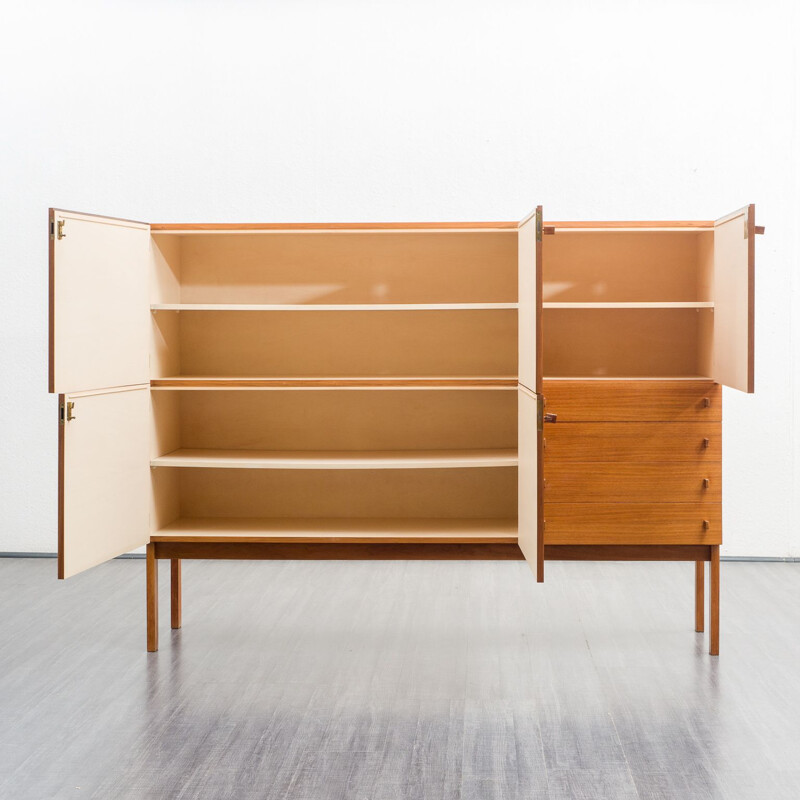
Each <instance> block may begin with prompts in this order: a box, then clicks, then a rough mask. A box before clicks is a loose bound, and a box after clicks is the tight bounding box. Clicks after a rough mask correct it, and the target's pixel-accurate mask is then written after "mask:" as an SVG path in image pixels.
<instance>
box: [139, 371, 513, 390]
mask: <svg viewBox="0 0 800 800" xmlns="http://www.w3.org/2000/svg"><path fill="white" fill-rule="evenodd" d="M150 388H151V389H153V390H154V391H174V390H179V391H187V390H188V391H204V390H209V389H210V390H212V391H214V390H216V391H219V390H231V389H232V390H235V391H237V390H259V389H270V390H276V389H278V390H286V389H290V390H328V391H331V390H333V391H339V390H342V389H356V390H358V389H367V390H383V391H387V390H394V389H414V390H430V389H444V390H478V389H483V390H490V391H496V390H498V389H500V390H505V391H512V390H513V391H516V388H517V378H516V376H515V375H502V376H491V377H490V376H480V375H464V376H455V377H452V376H447V377H445V376H436V375H431V376H379V377H364V376H347V377H336V378H332V377H313V376H312V377H302V378H297V377H274V378H259V377H253V378H242V377H239V378H236V377H233V378H224V377H220V376H210V377H205V376H199V375H171V376H167V377H163V378H153V380H151V381H150Z"/></svg>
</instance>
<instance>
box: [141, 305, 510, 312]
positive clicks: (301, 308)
mask: <svg viewBox="0 0 800 800" xmlns="http://www.w3.org/2000/svg"><path fill="white" fill-rule="evenodd" d="M517 308H519V304H518V303H341V304H323V303H315V304H312V303H305V304H289V303H262V304H258V303H256V304H248V303H153V304H152V305H151V306H150V309H151V311H487V310H516V309H517Z"/></svg>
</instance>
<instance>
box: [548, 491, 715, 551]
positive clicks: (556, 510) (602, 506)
mask: <svg viewBox="0 0 800 800" xmlns="http://www.w3.org/2000/svg"><path fill="white" fill-rule="evenodd" d="M544 518H545V533H544V536H545V544H576V545H577V544H609V545H611V544H655V543H658V544H709V545H710V544H720V542H721V541H722V504H721V503H718V502H717V503H670V504H665V503H647V502H643V503H614V502H598V503H581V502H576V503H545V506H544ZM704 522H707V523H708V528H707V529H706V527H705V525H704Z"/></svg>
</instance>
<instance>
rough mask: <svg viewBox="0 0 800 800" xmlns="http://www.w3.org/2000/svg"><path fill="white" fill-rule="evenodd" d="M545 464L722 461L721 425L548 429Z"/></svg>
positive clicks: (592, 424) (608, 424)
mask: <svg viewBox="0 0 800 800" xmlns="http://www.w3.org/2000/svg"><path fill="white" fill-rule="evenodd" d="M544 457H545V461H546V462H553V461H636V462H643V461H699V462H703V463H705V462H709V461H721V460H722V425H721V424H720V423H719V422H575V423H571V424H561V422H557V423H555V424H554V425H547V427H546V428H545V449H544Z"/></svg>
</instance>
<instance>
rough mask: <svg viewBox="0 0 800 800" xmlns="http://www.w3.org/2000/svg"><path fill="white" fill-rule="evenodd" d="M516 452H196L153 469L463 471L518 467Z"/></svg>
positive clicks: (181, 452)
mask: <svg viewBox="0 0 800 800" xmlns="http://www.w3.org/2000/svg"><path fill="white" fill-rule="evenodd" d="M516 465H517V451H516V450H514V449H482V450H385V451H380V450H361V451H359V450H317V451H313V450H208V449H202V450H192V449H186V448H181V449H178V450H174V451H173V452H171V453H168V454H166V455H163V456H159V457H157V458H154V459H152V460H151V462H150V466H151V467H195V468H206V469H281V470H285V469H309V470H311V469H314V470H316V469H334V470H339V469H463V468H484V467H515V466H516Z"/></svg>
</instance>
